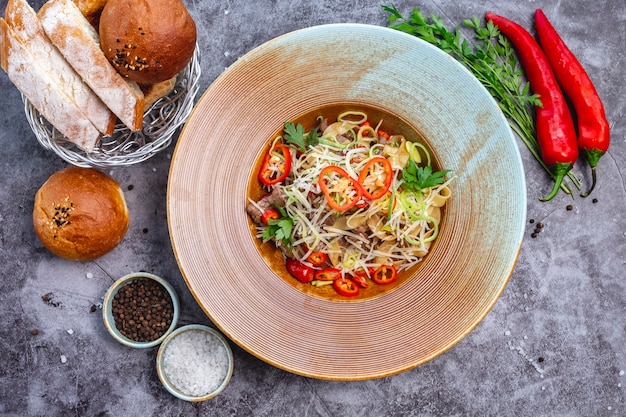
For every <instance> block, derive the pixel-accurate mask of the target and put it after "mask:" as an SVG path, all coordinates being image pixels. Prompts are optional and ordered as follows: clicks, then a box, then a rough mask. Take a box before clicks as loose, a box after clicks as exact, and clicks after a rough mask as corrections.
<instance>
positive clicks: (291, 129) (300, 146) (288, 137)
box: [283, 122, 319, 152]
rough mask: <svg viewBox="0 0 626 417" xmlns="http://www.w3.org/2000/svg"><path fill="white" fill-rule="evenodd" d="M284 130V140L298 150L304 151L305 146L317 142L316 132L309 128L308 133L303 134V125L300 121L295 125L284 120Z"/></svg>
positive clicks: (313, 144)
mask: <svg viewBox="0 0 626 417" xmlns="http://www.w3.org/2000/svg"><path fill="white" fill-rule="evenodd" d="M284 132H285V135H284V136H283V137H284V138H285V142H286V143H287V144H288V145H290V146H292V147H293V148H294V149H296V150H298V151H300V152H306V148H307V147H310V146H315V145H317V144H318V143H319V138H318V136H317V132H315V130H311V131H310V132H309V133H308V134H305V132H304V127H303V126H302V125H301V124H300V123H298V124H297V125H295V124H293V122H285V124H284Z"/></svg>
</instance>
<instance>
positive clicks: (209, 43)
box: [0, 0, 626, 417]
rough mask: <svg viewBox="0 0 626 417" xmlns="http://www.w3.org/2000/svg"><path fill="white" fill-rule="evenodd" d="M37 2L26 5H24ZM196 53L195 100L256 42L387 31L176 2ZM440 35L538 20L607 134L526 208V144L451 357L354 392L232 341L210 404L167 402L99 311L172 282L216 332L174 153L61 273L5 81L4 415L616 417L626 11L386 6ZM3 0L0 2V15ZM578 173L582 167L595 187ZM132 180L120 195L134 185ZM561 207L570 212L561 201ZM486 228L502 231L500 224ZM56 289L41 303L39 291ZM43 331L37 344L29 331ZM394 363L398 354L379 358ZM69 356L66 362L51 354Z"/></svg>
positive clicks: (188, 318) (138, 184) (623, 329)
mask: <svg viewBox="0 0 626 417" xmlns="http://www.w3.org/2000/svg"><path fill="white" fill-rule="evenodd" d="M41 3H42V2H41V0H37V1H32V2H31V4H32V5H33V7H35V8H36V9H37V8H38V7H39V6H40V5H41ZM186 4H187V6H188V8H189V10H190V11H191V13H192V14H193V16H194V18H195V20H196V22H197V25H198V33H199V39H198V42H199V45H200V48H201V49H202V56H203V59H202V69H203V73H202V79H201V82H200V84H201V86H200V89H201V91H204V89H206V88H207V87H208V86H209V84H210V83H211V82H212V81H213V80H214V79H215V78H216V77H217V76H218V75H219V74H220V73H222V72H223V71H224V70H225V69H226V68H227V67H228V66H229V65H230V64H232V63H233V62H234V61H235V60H237V59H238V58H239V57H241V56H242V55H243V54H245V53H246V52H248V51H250V50H251V49H252V48H254V47H256V46H258V45H260V44H262V43H264V42H265V41H268V40H270V39H272V38H274V37H275V36H278V35H281V34H284V33H287V32H289V31H292V30H295V29H299V28H303V27H307V26H311V25H317V24H324V23H334V22H358V23H370V24H375V25H382V26H384V25H386V16H387V15H386V13H385V12H384V11H383V10H382V9H381V7H380V5H381V3H380V2H374V1H370V0H354V1H338V0H324V1H318V2H311V1H302V0H289V1H286V0H272V1H270V0H263V1H258V2H250V1H242V0H230V1H221V2H218V1H200V0H195V1H192V0H188V1H186ZM395 4H396V6H397V7H398V8H399V9H400V10H401V11H402V12H404V13H405V14H408V13H409V11H410V9H411V8H412V7H420V8H421V9H422V10H423V11H424V12H425V13H427V14H430V13H436V14H438V15H440V16H442V17H443V18H444V22H445V23H446V24H447V25H449V26H454V25H458V24H460V23H461V22H462V20H463V19H464V18H468V17H472V16H474V15H477V16H481V17H482V16H483V15H484V13H485V12H486V11H488V10H491V11H494V12H496V13H499V14H502V15H504V16H507V17H509V18H512V19H514V20H516V21H518V22H520V23H521V24H523V25H524V26H526V27H527V28H530V27H532V16H533V12H534V10H535V9H536V8H539V7H540V8H543V9H544V11H545V12H546V14H547V15H548V17H549V18H550V19H551V20H552V21H553V23H554V24H555V26H556V27H557V28H558V29H559V30H560V31H561V33H562V35H563V37H564V38H565V39H566V41H567V42H568V44H569V46H570V48H571V49H572V50H573V51H574V52H575V53H576V54H577V55H578V57H579V59H580V61H581V62H582V64H583V65H584V66H585V68H586V69H587V70H588V72H589V73H590V75H591V77H592V79H593V81H594V82H595V83H596V86H597V88H598V91H599V93H600V95H601V96H602V98H603V99H604V103H605V106H606V111H607V116H608V118H609V120H610V123H611V127H612V146H611V149H610V150H609V152H608V154H607V155H606V156H605V157H604V158H603V159H602V160H601V162H600V164H599V167H598V171H599V184H598V187H597V188H596V191H595V192H594V195H593V197H594V198H596V199H597V200H598V201H597V202H596V203H593V201H592V199H591V198H587V199H582V198H579V197H577V198H575V199H574V200H572V199H570V198H568V197H566V196H564V195H559V196H558V197H557V198H555V199H554V200H553V201H551V202H548V203H541V202H539V201H538V200H537V197H539V196H540V195H545V194H546V193H547V192H548V191H549V189H550V187H551V182H550V181H549V179H548V178H547V177H546V175H545V174H544V173H543V171H542V170H541V169H540V168H538V165H537V164H536V163H535V161H534V160H533V159H532V158H531V157H530V156H529V154H528V152H527V151H526V149H525V148H524V147H523V145H522V144H521V142H520V143H519V144H520V152H521V154H522V157H523V160H524V167H525V170H526V178H527V185H528V219H534V220H535V221H536V222H539V221H541V222H543V223H544V224H545V228H544V230H543V231H542V232H541V233H540V235H539V236H538V237H537V238H534V239H533V238H531V237H530V234H531V233H532V230H533V226H532V225H530V224H528V232H527V234H526V236H525V240H524V242H523V245H522V250H521V253H520V256H519V261H518V264H517V266H516V268H515V270H514V272H513V275H512V277H511V280H510V282H509V284H508V286H507V288H506V289H505V291H504V293H503V294H502V297H501V298H500V300H499V301H498V302H497V304H496V305H495V307H494V308H493V310H492V311H491V312H490V314H489V315H488V316H487V317H486V319H485V320H484V321H483V322H482V323H481V324H480V325H479V326H478V327H477V328H476V329H475V330H474V331H473V332H472V333H471V334H469V335H468V336H467V337H466V338H465V339H464V340H462V341H461V342H460V343H459V344H458V345H456V346H455V347H454V348H452V349H451V350H449V351H448V352H446V353H445V354H443V355H442V356H440V357H438V358H436V359H434V360H433V361H431V362H429V363H427V364H425V365H423V366H421V367H419V368H417V369H414V370H411V371H408V372H405V373H402V374H400V375H396V376H392V377H387V378H383V379H379V380H372V381H363V382H351V383H348V382H332V381H321V380H312V379H308V378H304V377H300V376H296V375H292V374H289V373H287V372H284V371H281V370H279V369H277V368H275V367H273V366H270V365H268V364H266V363H264V362H263V361H261V360H259V359H257V358H255V357H253V356H251V355H250V354H248V353H246V352H245V351H243V350H242V349H240V348H238V347H237V346H236V345H234V344H233V351H234V354H235V371H234V374H233V377H232V381H231V383H230V385H229V386H228V387H227V389H226V390H225V391H224V392H223V393H222V394H221V395H219V396H218V397H216V398H215V399H213V400H211V401H207V402H204V403H200V404H191V403H186V402H183V401H180V400H178V399H176V398H174V397H173V396H171V395H170V394H168V393H167V392H166V391H165V390H164V389H163V388H162V386H161V385H160V383H159V380H158V378H157V375H156V371H155V368H154V359H155V356H156V348H155V349H150V350H132V349H129V348H125V347H123V346H121V345H119V344H117V343H116V342H115V341H113V339H112V338H111V337H109V335H108V334H107V333H106V331H105V329H104V326H103V325H102V319H101V311H100V309H97V311H96V312H91V306H92V305H98V304H99V303H100V302H101V299H102V296H103V294H104V292H105V291H106V289H107V287H108V286H109V285H110V284H111V283H112V282H113V281H114V280H115V279H117V278H118V277H120V276H122V275H125V274H127V273H129V272H134V271H139V270H146V271H150V272H153V273H155V274H158V275H160V276H163V277H166V278H167V279H168V280H170V282H172V283H173V285H174V286H175V287H176V289H177V291H178V292H179V294H180V296H181V300H182V306H183V311H182V319H181V324H186V323H204V324H208V325H211V323H210V321H209V320H208V319H207V317H206V316H205V315H204V313H203V312H202V310H201V309H200V308H199V307H198V306H197V304H196V303H195V300H194V299H193V297H192V296H191V294H190V293H189V291H188V290H187V288H186V286H185V283H184V280H183V279H182V277H181V274H180V272H179V270H178V267H177V264H176V260H175V258H174V255H173V253H172V249H171V246H170V240H169V235H168V229H167V220H166V209H165V197H166V185H167V175H168V170H169V165H170V159H171V153H172V150H173V147H171V148H169V149H167V150H166V151H164V152H162V153H161V154H159V155H157V156H156V157H154V158H152V159H150V160H149V161H147V162H145V163H142V164H140V165H138V166H133V167H130V168H125V169H117V170H115V171H113V172H112V175H113V177H114V178H116V179H117V180H118V181H119V182H120V183H121V184H122V186H123V187H124V189H125V190H126V198H127V200H128V204H129V206H130V208H131V212H132V219H131V228H130V230H129V232H128V235H127V237H126V239H125V240H124V242H123V243H122V244H121V245H120V246H119V247H118V248H116V249H115V250H114V251H113V252H112V253H110V254H108V255H106V256H104V257H102V258H100V259H98V260H96V261H94V262H87V263H71V262H67V261H64V260H61V259H59V258H56V257H54V256H53V255H51V254H50V253H49V252H47V251H46V250H45V249H44V248H43V247H42V246H41V244H40V243H39V242H38V240H37V239H36V237H35V234H34V232H33V228H32V223H31V213H32V205H33V199H34V194H35V192H36V190H37V189H38V188H39V186H40V185H41V184H42V183H43V182H44V181H45V180H46V179H47V177H48V176H49V175H50V174H52V173H53V172H55V171H57V170H58V169H60V168H62V167H64V166H65V165H66V164H65V163H64V162H63V161H62V160H60V159H59V158H58V157H56V156H55V155H54V154H52V153H51V152H48V151H46V150H44V149H43V148H42V147H41V146H40V145H39V144H38V143H37V141H36V139H35V137H34V135H33V134H32V132H31V130H30V128H29V126H28V124H27V122H26V119H25V117H24V112H23V107H22V101H21V99H20V94H19V93H18V91H17V90H16V89H15V88H14V87H13V86H12V84H11V83H10V82H9V80H8V78H7V77H6V75H5V74H4V73H2V74H0V91H2V94H1V95H0V109H1V110H0V178H1V179H2V180H1V184H2V185H1V186H0V271H1V277H0V317H1V318H2V319H1V320H0V358H2V359H1V360H0V415H2V416H163V415H167V416H178V415H203V416H337V417H338V416H424V417H426V416H521V417H536V416H624V415H626V403H625V393H626V391H625V390H626V375H624V370H626V344H625V341H626V318H625V317H626V272H625V270H626V217H625V216H624V213H625V211H626V190H625V181H624V173H625V169H626V168H625V167H626V143H625V142H626V138H625V132H626V125H625V118H624V113H625V111H626V109H625V107H626V99H625V98H624V97H625V96H624V89H623V85H624V80H625V79H626V54H625V53H624V44H625V43H626V7H624V2H623V0H600V1H595V2H590V1H585V0H571V1H567V2H565V1H563V2H561V1H558V2H557V1H548V0H516V1H513V0H504V1H494V0H490V1H486V2H476V1H469V0H455V1H405V0H402V1H396V2H395ZM5 5H6V0H0V8H1V9H2V10H4V6H5ZM585 168H586V166H585V164H580V165H579V167H578V168H576V172H577V173H578V175H579V176H581V177H582V178H583V179H584V180H586V181H588V180H589V174H588V171H587V170H586V169H585ZM131 186H132V187H131ZM569 204H571V205H573V210H571V211H568V210H566V206H567V205H569ZM493 233H498V231H497V230H494V231H493ZM44 294H51V296H50V298H49V300H48V301H47V302H45V301H43V300H42V295H44ZM33 329H38V330H39V334H38V335H36V336H33V335H32V334H31V331H32V330H33ZM385 354H393V352H389V353H385ZM62 356H63V357H65V358H66V359H67V360H66V362H65V363H63V362H62V360H61V358H62Z"/></svg>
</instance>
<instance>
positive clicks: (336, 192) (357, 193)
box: [319, 165, 363, 211]
mask: <svg viewBox="0 0 626 417" xmlns="http://www.w3.org/2000/svg"><path fill="white" fill-rule="evenodd" d="M319 185H320V189H321V190H322V192H323V193H324V195H325V196H326V201H327V202H328V205H329V206H330V207H332V208H333V209H335V210H337V211H346V210H348V209H350V208H352V207H354V205H355V204H356V203H357V202H358V201H359V200H360V199H361V196H362V195H363V189H362V188H361V185H360V184H359V182H358V181H357V180H355V179H354V178H352V177H351V176H350V175H349V174H348V173H347V172H346V171H345V170H344V169H343V168H341V167H338V166H336V165H329V166H327V167H324V169H322V171H321V172H320V177H319Z"/></svg>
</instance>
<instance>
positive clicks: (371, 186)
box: [359, 156, 393, 200]
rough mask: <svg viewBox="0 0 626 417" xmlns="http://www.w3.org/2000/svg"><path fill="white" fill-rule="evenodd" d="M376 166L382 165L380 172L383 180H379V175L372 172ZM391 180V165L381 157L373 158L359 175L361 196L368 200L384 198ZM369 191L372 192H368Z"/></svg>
mask: <svg viewBox="0 0 626 417" xmlns="http://www.w3.org/2000/svg"><path fill="white" fill-rule="evenodd" d="M377 165H382V170H383V172H384V174H385V178H384V180H380V179H379V175H380V174H379V173H377V172H374V169H375V168H376V166H377ZM392 179H393V171H392V169H391V164H390V163H389V161H388V160H387V159H386V158H383V157H382V156H375V157H374V158H372V159H370V160H369V161H368V162H367V163H366V164H365V166H364V167H363V169H362V170H361V172H360V173H359V183H360V184H361V187H362V188H363V195H364V196H365V198H368V199H370V200H378V199H379V198H381V197H382V196H384V195H385V194H386V193H387V191H388V190H389V186H390V185H391V180H392ZM370 190H372V191H371V192H370Z"/></svg>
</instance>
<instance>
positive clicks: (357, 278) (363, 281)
mask: <svg viewBox="0 0 626 417" xmlns="http://www.w3.org/2000/svg"><path fill="white" fill-rule="evenodd" d="M352 281H354V282H356V283H357V284H358V286H359V287H361V288H367V287H369V286H370V284H369V282H367V278H365V276H364V275H358V274H354V275H353V276H352Z"/></svg>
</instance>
